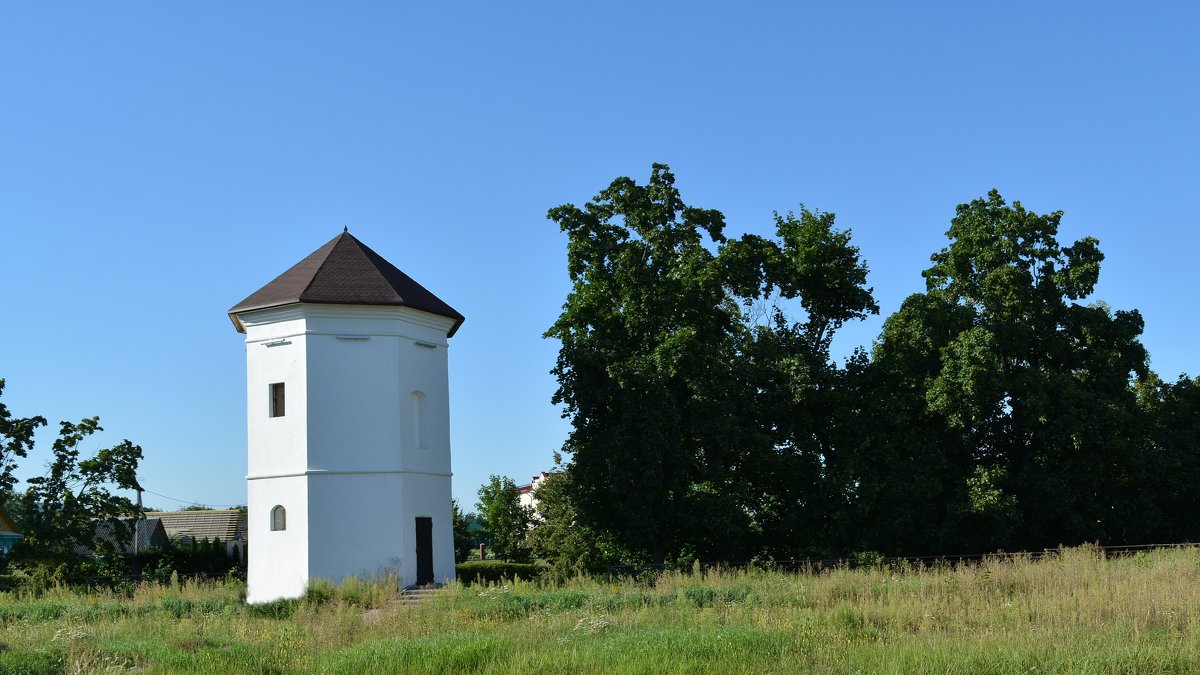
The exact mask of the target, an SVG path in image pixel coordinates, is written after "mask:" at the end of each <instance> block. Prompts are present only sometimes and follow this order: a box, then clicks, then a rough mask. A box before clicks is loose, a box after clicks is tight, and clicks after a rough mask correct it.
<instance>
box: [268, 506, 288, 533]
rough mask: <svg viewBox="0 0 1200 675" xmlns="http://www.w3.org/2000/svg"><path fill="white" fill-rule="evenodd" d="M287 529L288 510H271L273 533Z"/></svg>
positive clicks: (280, 508) (276, 508) (281, 508)
mask: <svg viewBox="0 0 1200 675" xmlns="http://www.w3.org/2000/svg"><path fill="white" fill-rule="evenodd" d="M286 529H287V509H285V508H283V507H282V506H276V507H275V508H273V509H271V531H272V532H279V531H281V530H286Z"/></svg>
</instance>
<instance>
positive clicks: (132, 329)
mask: <svg viewBox="0 0 1200 675" xmlns="http://www.w3.org/2000/svg"><path fill="white" fill-rule="evenodd" d="M742 4H743V6H740V7H739V6H735V3H722V4H718V5H704V4H701V3H694V2H689V3H679V4H662V3H648V2H638V3H628V4H624V3H614V2H606V3H595V4H593V5H592V6H591V8H588V7H587V6H585V3H566V2H545V3H494V2H493V3H480V4H475V3H394V2H378V3H368V2H355V3H334V2H329V3H323V4H313V3H304V2H255V3H219V2H218V3H150V2H129V3H92V2H88V3H76V4H69V3H15V2H14V3H4V4H3V5H0V242H2V244H0V245H2V248H0V289H3V294H4V299H5V310H6V311H5V312H4V313H3V315H0V377H3V378H6V379H7V381H8V386H7V389H6V391H5V393H4V401H5V402H6V403H7V405H8V406H9V407H10V408H11V409H12V410H13V412H14V413H16V414H18V415H30V414H42V415H45V416H46V417H47V418H49V419H50V421H51V427H50V428H47V429H45V430H43V431H42V432H41V433H40V435H39V439H40V444H39V448H38V450H37V452H36V453H35V454H34V455H31V457H30V458H29V459H28V460H27V461H26V462H25V464H24V465H23V467H22V469H21V470H20V471H19V475H21V476H22V477H28V476H30V475H33V474H35V473H39V472H40V471H41V467H42V465H43V463H44V462H45V461H46V457H47V455H48V451H49V445H50V443H51V441H52V440H53V437H54V433H55V432H54V427H56V426H57V425H56V424H55V423H56V422H57V421H58V420H60V419H69V420H76V419H79V418H81V417H84V416H90V415H99V416H100V417H101V423H102V425H103V426H104V427H105V428H106V430H107V431H106V432H105V433H104V434H103V435H102V436H101V437H100V438H99V439H98V440H97V441H96V442H94V443H92V444H91V447H89V449H95V448H98V447H103V446H106V445H110V444H112V443H115V442H118V441H119V440H120V439H122V438H129V439H131V440H133V441H134V442H136V443H139V444H141V445H142V447H143V448H144V450H145V453H146V459H145V461H144V463H143V469H142V471H141V473H142V475H143V477H144V482H145V485H146V487H147V488H148V489H150V490H152V491H154V492H157V493H160V494H162V495H169V496H171V497H175V498H178V499H182V500H185V501H191V500H196V501H200V502H203V503H209V504H237V503H243V502H244V501H245V482H244V480H243V477H244V475H245V470H246V459H245V451H246V447H245V445H246V437H245V425H246V422H245V414H246V413H245V401H244V397H245V392H244V378H245V361H244V354H243V343H242V336H241V335H240V334H238V333H236V332H235V331H234V329H233V326H232V325H231V324H230V322H229V320H228V319H227V318H226V316H225V312H226V310H228V309H229V308H230V307H231V306H232V305H233V304H235V303H236V302H238V301H239V300H241V299H242V298H244V297H245V296H246V295H248V294H249V293H250V292H252V291H254V290H255V289H257V288H259V287H260V286H262V285H263V284H264V283H266V282H267V281H269V280H270V279H272V278H273V277H274V276H275V275H277V274H279V273H280V272H282V271H283V270H285V269H286V268H287V267H289V266H290V265H291V264H293V263H295V262H297V261H298V260H300V259H301V258H302V257H304V256H305V255H307V254H308V253H310V252H311V251H313V250H314V249H316V248H317V247H318V246H320V245H321V244H323V243H325V242H326V241H328V240H329V239H330V238H332V237H333V236H334V235H335V234H336V233H337V232H339V231H341V228H342V226H343V225H348V226H349V227H350V231H351V232H353V233H354V234H355V235H356V236H358V237H359V238H360V239H362V240H363V241H364V242H365V243H367V244H368V245H369V246H371V247H372V248H374V249H375V250H376V251H378V252H379V253H380V254H382V255H383V256H384V257H386V258H388V259H389V260H391V261H392V262H393V263H395V264H396V265H397V266H399V267H400V268H401V269H403V270H405V271H406V272H408V273H409V274H410V275H411V276H413V277H414V278H416V279H417V280H418V281H419V282H421V283H422V284H424V285H425V286H426V287H428V288H429V289H431V290H433V291H434V292H435V293H436V294H438V295H439V296H440V297H442V298H443V299H445V300H446V301H447V302H449V303H450V304H451V305H453V306H454V307H455V308H457V309H458V310H459V311H461V312H462V313H463V314H465V315H466V316H467V322H466V323H465V324H464V325H463V327H462V329H461V330H460V331H459V333H458V334H457V335H456V336H455V337H454V338H453V339H452V341H451V352H450V358H451V360H450V363H451V365H450V369H451V370H450V379H451V414H452V439H453V452H454V472H455V478H454V492H455V494H456V496H458V497H459V499H460V500H461V501H463V502H464V503H465V504H467V505H471V504H473V503H474V501H475V493H476V489H477V487H478V486H479V484H480V483H481V482H483V481H484V480H486V478H487V476H488V474H492V473H497V474H505V475H509V476H512V477H513V478H515V479H516V480H517V481H518V482H521V481H523V480H528V478H529V477H530V476H531V475H532V474H533V473H535V472H537V471H539V470H541V469H545V468H548V467H549V466H550V462H551V453H552V452H553V451H554V450H555V449H556V448H557V447H558V446H559V445H560V444H561V442H562V440H563V438H564V437H565V434H566V430H567V424H566V422H565V421H563V420H561V419H560V417H559V412H558V410H556V408H555V407H554V406H552V405H551V404H550V396H551V394H552V392H553V390H554V386H555V384H554V381H553V380H552V378H551V377H550V376H549V375H548V373H547V371H549V369H550V368H551V367H552V365H553V362H554V357H555V354H556V351H557V345H556V344H555V343H553V342H550V341H546V340H543V339H542V338H541V334H542V332H543V331H544V330H545V329H546V328H547V327H548V326H549V325H550V324H551V323H552V322H553V320H554V318H555V317H556V316H557V313H558V311H559V308H560V306H561V304H562V302H563V299H564V298H565V295H566V292H567V289H568V280H567V278H566V269H565V250H564V249H565V239H564V237H563V236H562V235H561V234H560V233H559V232H558V230H557V227H556V226H555V225H554V224H553V223H551V222H549V221H547V220H546V219H545V213H546V210H547V209H548V208H550V207H552V206H555V205H557V204H561V203H564V202H576V203H581V202H583V201H586V200H587V199H588V198H590V197H591V196H592V195H594V194H595V193H596V192H597V191H599V190H600V189H601V188H603V187H604V186H606V185H607V184H608V183H609V182H610V181H611V180H612V179H613V178H615V177H617V176H621V175H629V176H632V177H634V178H637V179H638V180H645V178H646V177H647V175H648V174H649V169H650V164H651V163H652V162H656V161H657V162H666V163H669V164H670V165H671V166H672V168H673V169H674V171H675V173H676V175H677V177H678V184H679V186H680V188H681V189H682V191H683V194H684V198H685V200H687V201H688V202H690V203H693V204H696V205H698V206H703V207H708V208H716V209H720V210H722V211H723V212H724V213H725V214H726V216H727V218H728V221H729V232H730V234H735V235H736V234H739V233H740V232H743V231H755V232H760V233H769V232H770V228H771V222H772V221H771V212H772V211H773V210H780V211H786V210H788V209H795V208H797V207H798V205H799V204H800V203H801V202H803V203H805V204H807V205H808V206H809V207H814V208H819V209H822V210H826V211H833V212H835V213H837V216H838V223H839V224H840V225H841V226H843V227H849V228H852V230H853V232H854V239H855V242H856V243H857V244H858V246H860V247H861V249H862V253H863V255H864V257H865V258H866V260H867V261H868V263H869V264H870V267H871V275H870V283H871V284H872V285H873V286H874V288H875V293H876V297H877V299H878V301H879V304H880V306H881V308H882V310H883V316H886V315H887V314H889V313H890V312H892V311H894V310H895V309H896V308H897V307H898V306H899V304H900V302H901V301H902V300H903V299H904V297H905V296H907V295H908V294H910V293H912V292H914V291H917V290H920V289H921V288H922V280H921V277H920V271H921V270H922V269H924V268H925V267H926V266H927V265H928V259H929V254H930V253H932V252H933V251H935V250H937V249H938V248H940V247H941V246H942V245H943V244H944V243H945V238H944V233H945V231H946V229H947V226H948V223H949V219H950V216H951V215H952V213H953V209H954V206H955V205H956V204H958V203H960V202H964V201H968V200H970V199H972V198H974V197H978V196H980V195H983V194H984V193H985V192H986V191H987V190H988V189H989V188H992V187H995V188H998V189H999V190H1000V191H1001V192H1002V193H1003V194H1004V195H1005V196H1006V197H1007V198H1009V199H1019V200H1021V201H1022V202H1023V203H1024V204H1025V205H1026V206H1028V207H1030V208H1032V209H1035V210H1038V211H1051V210H1056V209H1062V210H1064V211H1065V212H1066V216H1065V219H1064V226H1063V231H1062V232H1061V233H1060V234H1061V238H1062V239H1063V240H1073V239H1075V238H1078V237H1080V236H1084V235H1094V236H1097V237H1099V239H1100V242H1101V248H1102V250H1103V251H1104V252H1105V254H1106V255H1107V260H1106V261H1105V263H1104V267H1103V273H1102V278H1101V284H1100V286H1099V289H1098V292H1097V294H1096V295H1095V296H1094V297H1095V299H1103V300H1105V301H1107V302H1109V303H1110V304H1111V305H1113V306H1114V307H1116V308H1135V307H1136V308H1138V309H1140V310H1141V311H1142V313H1143V315H1144V316H1145V319H1146V324H1147V327H1146V332H1145V335H1144V342H1145V344H1146V345H1147V347H1148V348H1149V350H1150V353H1151V356H1152V359H1153V362H1152V367H1154V368H1155V369H1156V370H1157V371H1158V372H1160V373H1161V374H1162V375H1163V376H1164V377H1166V378H1168V379H1173V378H1174V377H1175V376H1176V375H1178V374H1179V373H1181V372H1187V373H1190V374H1193V375H1194V374H1196V373H1197V372H1200V367H1198V366H1200V356H1198V355H1197V353H1196V349H1195V344H1196V336H1197V333H1198V331H1200V318H1198V316H1200V300H1197V298H1196V295H1195V289H1196V285H1197V284H1196V279H1197V274H1196V260H1197V251H1198V250H1200V230H1198V228H1197V215H1196V214H1197V208H1196V205H1197V194H1198V193H1197V187H1196V186H1197V185H1200V38H1198V37H1197V36H1200V12H1198V10H1197V9H1196V7H1197V6H1196V5H1195V4H1194V3H1182V2H1181V3H1174V4H1172V3H1157V4H1147V3H1096V2H1064V3H1046V2H1036V3H1014V2H1008V3H995V4H994V6H992V7H985V6H983V3H962V2H953V3H950V2H948V3H944V4H931V3H878V4H871V3H781V4H779V5H776V6H766V5H752V4H751V3H742ZM802 4H812V5H820V6H819V7H813V8H804V7H802V6H801V5H802ZM1052 5H1053V6H1052ZM881 321H882V318H876V319H874V320H871V321H867V322H864V323H862V324H860V325H855V326H851V327H848V328H846V329H845V330H844V331H843V333H842V334H841V335H840V337H839V340H838V342H837V349H838V350H839V353H846V352H848V351H849V350H850V349H851V348H852V347H853V346H855V345H859V344H862V345H868V344H870V342H871V340H872V339H874V337H875V336H876V335H877V334H878V331H879V328H880V324H881ZM147 501H148V503H150V504H153V505H157V506H161V507H166V508H174V507H178V506H180V504H179V503H177V502H173V501H170V500H169V499H165V498H162V497H159V496H156V495H148V496H147Z"/></svg>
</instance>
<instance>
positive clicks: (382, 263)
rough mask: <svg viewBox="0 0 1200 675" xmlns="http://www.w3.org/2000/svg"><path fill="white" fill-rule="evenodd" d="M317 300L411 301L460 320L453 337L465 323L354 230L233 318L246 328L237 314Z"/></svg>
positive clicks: (231, 312)
mask: <svg viewBox="0 0 1200 675" xmlns="http://www.w3.org/2000/svg"><path fill="white" fill-rule="evenodd" d="M297 302H314V303H324V304H330V305H387V306H392V307H411V308H413V309H419V310H421V311H424V312H429V313H430V314H437V315H438V316H444V317H446V318H448V319H453V320H454V326H453V327H452V328H451V329H450V332H449V334H448V335H447V337H450V336H453V335H454V333H455V332H456V331H458V327H459V326H461V325H462V322H463V320H464V319H463V315H462V314H459V313H458V312H457V311H455V310H454V308H453V307H451V306H450V305H447V304H446V303H445V302H442V300H441V299H440V298H438V297H437V296H436V295H434V294H433V293H430V292H429V291H428V290H426V289H425V287H424V286H422V285H421V284H418V283H417V282H415V281H413V280H412V277H410V276H408V275H407V274H405V273H404V272H401V271H400V270H399V269H397V268H396V266H395V265H393V264H391V263H390V262H388V261H386V260H384V259H383V256H381V255H379V254H378V253H376V252H375V251H372V250H371V249H370V248H369V247H368V246H367V245H366V244H364V243H362V242H361V241H359V240H358V239H356V238H355V237H354V235H352V234H350V233H349V232H342V233H341V234H339V235H338V236H336V237H334V238H333V239H332V240H330V242H329V243H327V244H325V245H324V246H322V247H321V248H319V249H317V250H316V251H313V252H312V254H310V255H309V256H308V257H307V258H305V259H304V260H301V261H300V262H298V263H296V264H295V265H293V266H292V268H291V269H289V270H288V271H286V272H284V273H283V274H280V275H279V276H278V277H275V280H274V281H272V282H271V283H269V284H267V285H266V286H263V287H262V288H260V289H258V290H257V291H255V292H253V293H251V294H250V297H248V298H246V299H245V300H243V301H241V302H239V303H238V304H236V305H234V306H233V308H232V309H230V310H229V318H230V319H231V320H232V321H233V325H234V327H235V328H237V329H238V332H239V333H244V332H245V330H244V329H243V328H242V324H241V322H240V321H238V318H237V315H238V314H239V313H241V312H250V311H253V310H256V309H267V308H269V307H279V306H282V305H291V304H295V303H297Z"/></svg>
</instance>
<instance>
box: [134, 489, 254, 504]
mask: <svg viewBox="0 0 1200 675" xmlns="http://www.w3.org/2000/svg"><path fill="white" fill-rule="evenodd" d="M142 492H148V493H150V494H152V495H154V496H155V497H162V498H163V499H170V500H171V501H173V502H179V503H180V504H194V505H196V506H207V507H210V508H211V507H214V506H245V504H205V503H203V502H199V501H196V500H194V499H176V498H175V497H170V496H168V495H164V494H161V493H158V492H155V491H154V490H147V489H146V488H142Z"/></svg>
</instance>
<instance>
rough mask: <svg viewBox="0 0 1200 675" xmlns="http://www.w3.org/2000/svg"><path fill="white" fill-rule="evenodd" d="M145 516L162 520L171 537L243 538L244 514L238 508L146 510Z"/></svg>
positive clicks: (232, 539)
mask: <svg viewBox="0 0 1200 675" xmlns="http://www.w3.org/2000/svg"><path fill="white" fill-rule="evenodd" d="M146 517H147V518H158V519H160V520H162V524H163V528H164V529H166V531H167V536H168V537H170V538H172V539H179V538H182V537H191V538H192V539H213V538H217V537H219V538H220V539H221V541H235V540H238V539H244V538H245V534H246V514H245V513H243V512H241V511H239V510H238V509H207V510H204V511H147V512H146Z"/></svg>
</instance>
